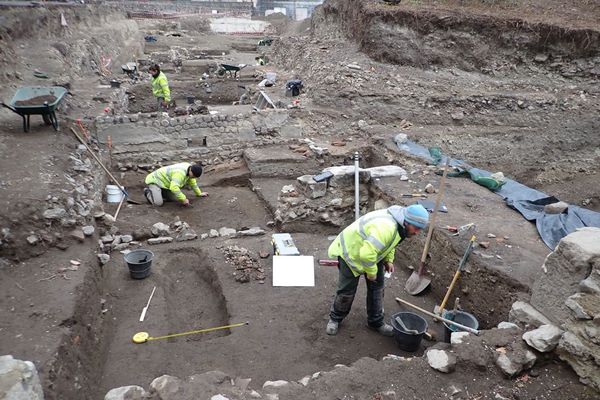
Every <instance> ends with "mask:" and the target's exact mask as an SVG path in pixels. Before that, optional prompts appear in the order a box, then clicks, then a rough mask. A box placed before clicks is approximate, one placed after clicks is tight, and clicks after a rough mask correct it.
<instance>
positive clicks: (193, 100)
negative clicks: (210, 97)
mask: <svg viewBox="0 0 600 400" xmlns="http://www.w3.org/2000/svg"><path fill="white" fill-rule="evenodd" d="M186 100H187V103H188V104H194V102H195V101H196V96H187V97H186Z"/></svg>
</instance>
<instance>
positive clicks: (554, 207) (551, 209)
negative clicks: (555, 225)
mask: <svg viewBox="0 0 600 400" xmlns="http://www.w3.org/2000/svg"><path fill="white" fill-rule="evenodd" d="M567 208H569V203H565V202H564V201H559V202H556V203H552V204H546V205H545V206H544V212H545V213H546V214H562V213H563V212H565V210H566V209H567Z"/></svg>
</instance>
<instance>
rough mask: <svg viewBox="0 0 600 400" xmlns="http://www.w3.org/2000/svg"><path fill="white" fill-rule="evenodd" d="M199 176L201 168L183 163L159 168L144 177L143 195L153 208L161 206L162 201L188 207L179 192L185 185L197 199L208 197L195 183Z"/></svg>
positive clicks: (186, 201) (187, 201)
mask: <svg viewBox="0 0 600 400" xmlns="http://www.w3.org/2000/svg"><path fill="white" fill-rule="evenodd" d="M200 175H202V166H200V165H199V164H190V163H186V162H183V163H179V164H173V165H169V166H167V167H162V168H159V169H157V170H156V171H154V172H152V173H150V174H148V176H146V181H145V182H146V185H148V187H147V188H145V189H144V195H145V196H146V199H147V200H148V202H149V203H150V204H152V205H155V206H162V205H163V201H164V200H166V201H179V202H181V204H183V205H184V206H189V205H190V201H189V200H188V199H187V197H185V194H183V192H182V191H181V189H182V188H183V187H184V186H185V185H189V186H190V187H191V188H192V190H193V191H194V193H196V196H198V197H205V196H208V194H207V193H202V191H201V190H200V188H199V187H198V184H197V183H196V178H199V177H200Z"/></svg>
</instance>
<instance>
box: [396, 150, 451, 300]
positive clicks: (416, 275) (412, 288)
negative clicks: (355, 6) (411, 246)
mask: <svg viewBox="0 0 600 400" xmlns="http://www.w3.org/2000/svg"><path fill="white" fill-rule="evenodd" d="M448 162H449V161H448V159H446V165H445V166H444V174H443V175H442V179H441V180H440V190H439V193H438V195H437V198H436V199H435V207H434V208H433V212H432V213H431V221H430V222H429V230H428V231H427V239H425V248H424V249H423V254H422V255H421V263H420V264H419V270H418V271H414V272H413V273H412V274H411V275H410V277H409V278H408V280H407V281H406V285H404V290H406V291H407V292H408V293H409V294H411V295H413V296H415V295H417V294H419V293H421V292H422V291H423V290H425V289H426V288H427V286H429V284H430V283H431V279H429V278H428V277H426V276H425V260H426V258H427V252H428V251H429V243H431V236H433V225H434V224H435V217H436V215H437V211H438V209H439V207H440V202H441V200H442V196H443V195H444V184H445V183H446V175H447V174H448Z"/></svg>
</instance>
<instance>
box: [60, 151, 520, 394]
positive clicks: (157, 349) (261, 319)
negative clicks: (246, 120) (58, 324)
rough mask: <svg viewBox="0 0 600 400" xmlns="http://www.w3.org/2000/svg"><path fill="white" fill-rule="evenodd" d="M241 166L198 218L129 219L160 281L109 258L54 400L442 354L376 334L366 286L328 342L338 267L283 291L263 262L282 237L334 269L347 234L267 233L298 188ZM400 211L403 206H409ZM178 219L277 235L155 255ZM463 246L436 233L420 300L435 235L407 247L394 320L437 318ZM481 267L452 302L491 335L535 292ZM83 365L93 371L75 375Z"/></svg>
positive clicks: (301, 228) (152, 215)
mask: <svg viewBox="0 0 600 400" xmlns="http://www.w3.org/2000/svg"><path fill="white" fill-rule="evenodd" d="M361 152H362V153H363V154H364V157H363V165H362V166H363V167H370V166H377V165H381V162H382V160H381V159H380V158H379V157H377V156H375V155H374V154H376V153H375V152H373V151H372V150H371V149H362V150H361ZM351 155H352V154H351V153H349V154H344V155H341V156H338V157H333V158H332V159H331V160H329V162H330V163H331V164H337V165H340V164H345V163H346V164H347V163H349V162H350V160H351ZM250 165H251V166H254V167H256V165H255V164H250ZM279 166H280V167H281V168H279V169H276V170H278V171H289V170H294V168H295V165H294V164H293V163H292V164H289V163H287V164H286V162H285V161H283V162H280V165H279ZM237 169H238V170H239V171H238V172H237V173H236V171H235V169H234V170H231V169H229V170H225V171H223V170H219V169H217V168H214V169H213V172H212V173H211V172H208V173H207V176H206V177H205V178H203V179H205V182H206V183H207V184H210V186H205V185H202V180H203V179H201V186H202V188H203V190H204V191H206V192H207V193H209V197H207V198H201V199H196V200H195V201H194V207H193V208H191V209H184V208H181V207H179V206H178V205H177V204H174V203H167V204H165V206H163V207H161V208H151V207H150V206H148V205H146V204H144V205H136V206H133V205H132V206H127V207H125V208H124V209H123V210H122V212H121V214H120V216H119V220H120V221H119V222H118V223H117V226H118V227H119V234H129V233H132V234H133V236H134V238H135V239H136V240H139V241H140V245H138V246H135V247H134V248H145V249H149V250H151V251H152V252H153V253H154V255H155V257H154V261H153V266H152V274H151V275H150V276H149V277H148V278H146V279H144V280H133V279H131V278H130V276H129V274H128V270H127V267H126V264H125V262H124V260H123V258H122V255H121V254H119V252H118V251H113V253H112V258H111V261H110V262H109V263H108V264H106V265H104V266H103V267H102V270H101V272H99V271H100V270H96V271H94V270H91V271H90V272H88V276H87V278H86V284H85V287H86V289H85V290H83V291H82V292H81V294H80V297H79V300H78V301H79V304H80V306H79V307H78V310H77V313H76V314H75V316H74V317H73V321H72V322H73V324H72V326H71V332H72V333H71V335H70V336H69V337H68V338H67V337H66V338H65V342H64V343H63V346H61V351H60V352H59V357H58V361H57V362H56V364H55V371H56V373H55V374H51V375H50V377H49V382H51V388H52V393H53V395H55V397H54V398H68V397H69V395H71V394H73V395H74V393H75V391H78V393H79V396H82V395H81V393H84V395H83V396H84V398H98V397H101V396H102V395H104V393H106V392H107V391H108V390H110V389H111V388H114V387H118V386H124V385H131V384H139V385H145V384H147V382H150V381H151V380H152V379H154V378H156V377H157V376H160V375H163V374H169V375H174V376H190V375H193V374H197V373H202V372H206V371H209V370H222V371H227V372H229V373H231V374H233V375H237V376H244V377H250V378H252V379H253V380H254V382H255V383H253V384H254V385H260V384H262V382H264V381H266V380H275V379H286V380H296V379H300V378H301V377H302V376H305V375H308V374H312V373H314V372H316V371H319V370H327V369H331V368H332V367H333V366H334V365H335V364H347V365H348V364H351V363H352V362H354V361H356V360H357V359H359V358H360V357H363V356H368V357H373V358H381V357H383V356H385V355H386V354H399V355H404V356H409V355H417V356H419V355H422V354H423V350H424V349H425V348H427V347H429V346H431V345H433V344H435V342H430V341H423V342H422V346H421V348H420V349H419V350H418V351H417V352H416V353H406V352H403V351H401V350H399V349H398V347H397V346H396V344H395V342H394V341H393V339H389V338H384V337H380V336H378V335H377V334H375V333H373V332H371V331H369V330H367V329H365V311H364V310H365V287H364V285H362V284H361V285H360V288H359V293H358V294H357V297H356V300H355V304H354V306H353V311H352V312H351V314H350V316H349V317H348V318H347V319H346V320H345V321H344V324H343V329H342V331H341V332H340V334H339V335H338V336H336V337H329V336H327V335H325V334H324V326H325V323H326V321H327V318H328V310H329V306H330V302H331V299H332V295H333V294H334V291H335V286H336V283H337V270H336V269H335V268H333V267H323V266H318V265H315V281H316V285H315V287H310V288H301V287H297V288H294V287H292V288H285V287H273V286H272V284H271V282H272V270H271V265H272V261H271V260H272V258H271V256H269V257H268V258H261V257H260V256H259V253H260V252H270V251H271V249H272V245H271V240H270V234H272V233H275V232H278V231H279V232H291V233H292V236H293V238H294V241H295V243H296V245H297V247H298V249H299V250H300V252H301V254H304V255H314V256H315V259H320V258H327V247H328V246H329V243H330V241H329V240H330V238H328V236H329V235H332V234H335V233H337V232H339V230H340V229H341V227H338V226H333V225H332V224H331V223H321V222H319V221H318V220H314V221H311V220H310V218H308V219H307V220H306V221H303V222H301V221H298V222H296V223H285V222H284V223H280V224H278V225H277V226H276V227H274V228H273V229H269V228H266V227H267V223H268V222H269V221H272V220H274V215H273V214H274V213H273V210H276V209H277V208H278V207H279V206H280V205H279V204H278V203H277V201H278V200H277V198H276V197H274V193H273V192H276V193H278V192H279V191H281V188H282V186H284V185H286V184H290V183H294V181H295V179H291V178H290V177H285V176H283V177H282V176H277V175H278V174H275V175H276V176H273V177H269V176H262V177H260V178H252V168H250V170H249V171H248V168H247V167H246V166H245V165H244V163H243V162H242V163H239V165H238V168H237ZM258 170H260V171H265V169H260V168H259V169H258ZM209 171H210V169H209ZM306 172H307V173H317V172H319V167H316V166H315V167H308V170H307V171H306ZM284 175H285V174H284ZM141 178H142V176H141V175H140V174H139V173H137V172H128V173H126V174H125V177H124V178H123V181H122V182H123V184H124V185H126V186H127V187H128V190H129V191H130V193H132V194H138V193H140V192H141V190H142V186H141V185H140V184H139V182H140V180H141ZM363 186H364V187H363V188H362V189H361V190H362V193H364V194H366V197H364V198H363V205H364V208H365V210H370V209H372V205H373V204H374V202H375V200H378V199H387V200H389V201H390V202H393V200H394V199H393V198H392V197H389V196H390V195H389V193H386V192H385V190H384V189H381V187H379V186H377V185H374V184H367V183H365V184H363ZM347 190H349V191H350V192H352V187H349V188H344V191H347ZM269 192H271V193H270V194H269ZM138 197H139V196H138ZM396 200H397V201H395V202H396V203H398V204H409V203H403V202H402V200H398V199H396ZM114 207H115V206H111V205H108V206H107V207H106V208H107V211H108V212H110V209H112V208H114ZM353 210H354V209H353V205H350V206H346V208H345V209H344V210H340V211H343V213H342V215H345V217H344V218H347V219H348V221H347V222H348V223H349V222H350V221H351V219H352V215H353ZM177 220H180V221H182V222H186V223H188V224H189V225H190V227H192V228H193V229H194V230H195V231H196V232H197V233H198V235H200V234H201V233H208V232H209V231H210V230H211V229H217V230H218V229H220V228H222V227H229V228H233V229H236V230H238V231H239V230H243V229H245V228H249V227H252V226H260V227H263V228H265V229H266V234H265V235H264V236H256V237H238V238H225V237H219V238H206V239H197V240H194V241H189V242H173V243H170V244H162V245H157V246H149V245H148V244H146V243H145V242H144V238H146V237H148V236H150V234H149V233H148V230H149V227H151V226H152V225H153V224H154V223H156V222H163V223H167V224H169V223H173V222H176V221H177ZM340 221H342V220H340ZM340 223H342V222H340ZM344 224H346V222H343V223H342V225H344ZM460 239H461V240H466V239H465V238H462V237H461V238H460ZM461 244H462V243H461V241H458V242H457V241H456V240H453V238H452V237H450V236H448V235H446V234H445V233H444V232H443V231H441V230H439V229H438V230H437V231H436V234H435V235H434V240H433V243H432V248H431V251H430V254H431V256H432V257H431V260H430V261H429V266H430V270H431V272H433V283H432V285H431V288H430V289H429V290H428V291H427V292H425V293H424V294H423V295H422V296H419V297H411V296H408V295H407V294H406V293H405V292H404V283H405V281H406V279H407V278H408V276H409V275H410V273H411V270H410V269H408V266H409V265H417V262H418V257H419V256H420V252H421V251H422V246H423V238H419V239H418V240H414V241H407V242H406V243H405V244H402V245H401V246H400V247H399V249H398V251H397V257H396V266H397V268H398V270H397V272H396V273H395V274H394V275H393V276H392V278H390V279H388V280H386V294H387V295H386V297H385V303H384V305H385V310H386V316H387V317H388V318H389V317H390V315H391V314H393V313H394V312H396V311H399V310H401V308H400V307H399V306H398V305H397V304H396V303H395V301H394V297H396V296H398V297H402V298H404V299H406V300H409V301H411V302H413V303H415V304H417V305H419V306H421V307H423V308H425V309H428V310H431V311H433V308H434V305H435V304H436V303H439V302H440V301H441V298H442V297H443V295H444V293H445V288H446V286H447V284H448V283H449V282H450V279H451V276H452V274H453V272H454V270H455V268H456V265H457V264H458V260H459V258H460V254H461V253H462V249H461V248H460V247H461ZM240 249H247V253H243V252H242V254H248V255H249V257H250V258H251V259H253V262H254V263H255V264H256V266H257V268H261V269H262V270H263V271H264V274H263V276H259V275H260V274H259V275H251V279H250V281H249V282H247V283H240V282H238V280H236V276H237V274H238V273H239V272H240V271H239V270H238V269H237V265H238V263H240V262H242V261H240V258H239V256H240V253H237V251H238V250H240ZM232 255H233V256H232ZM469 270H470V273H467V274H466V275H465V276H464V277H463V281H461V282H460V283H459V285H458V286H457V288H456V289H455V291H454V292H453V293H454V294H453V296H452V299H454V297H460V298H461V304H462V307H463V308H464V310H465V311H468V312H470V313H472V314H474V315H475V316H476V317H477V318H478V320H479V322H480V324H481V326H482V327H483V328H488V327H492V326H494V325H495V324H496V323H498V322H499V321H502V320H506V319H507V314H508V309H509V307H510V304H511V302H512V300H513V299H514V298H515V297H516V296H517V293H518V292H520V291H525V290H527V288H526V287H525V285H523V284H520V283H518V282H515V281H514V280H512V279H511V278H509V277H507V276H505V275H503V274H501V273H499V272H498V271H494V270H493V269H491V268H490V266H489V265H486V264H485V263H483V262H481V261H480V260H477V259H476V258H475V257H473V258H472V259H471V261H470V262H469ZM155 286H156V288H157V289H156V292H155V294H154V297H153V300H152V303H151V305H150V308H149V310H148V313H147V315H146V317H145V321H144V322H139V321H138V319H139V317H140V313H141V311H142V308H143V307H144V305H145V304H146V302H147V299H148V296H149V295H150V293H151V291H152V289H153V287H155ZM493 293H498V294H497V295H494V294H493ZM427 319H428V320H429V318H427ZM246 321H247V322H249V325H248V326H243V327H237V328H232V329H230V330H224V331H220V332H214V333H208V334H198V335H190V336H184V337H179V338H172V339H164V340H157V341H153V342H148V343H144V344H134V343H133V342H132V337H133V335H134V334H135V333H137V332H140V331H145V332H149V333H150V335H151V336H160V335H166V334H172V333H179V332H185V331H190V330H195V329H201V328H207V327H213V326H220V325H227V324H235V323H240V322H246ZM429 322H430V329H429V331H430V332H431V333H432V334H433V335H434V337H436V338H437V339H438V340H443V339H442V338H443V336H444V327H443V325H441V324H436V323H433V322H432V321H429ZM73 337H80V339H77V341H78V345H77V346H74V345H73V340H74V339H73ZM79 340H81V342H79ZM79 343H80V344H79ZM358 343H360V346H358V345H357V344H358ZM74 365H85V366H86V367H85V368H74V367H73V366H74ZM66 371H68V373H65V372H66ZM50 398H52V397H50Z"/></svg>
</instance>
